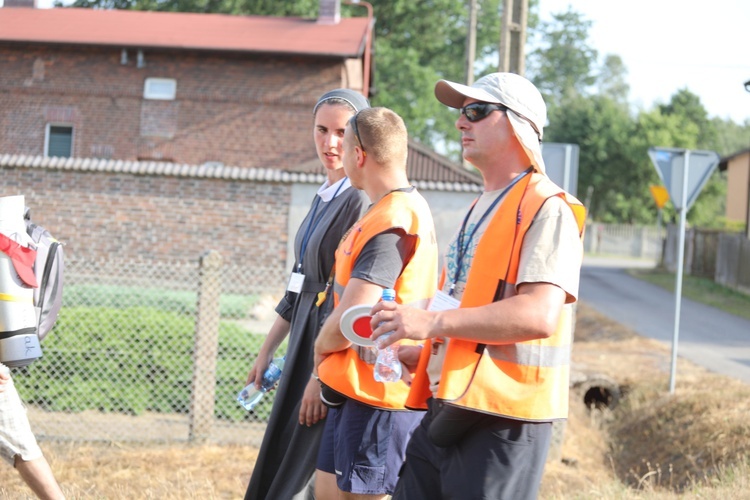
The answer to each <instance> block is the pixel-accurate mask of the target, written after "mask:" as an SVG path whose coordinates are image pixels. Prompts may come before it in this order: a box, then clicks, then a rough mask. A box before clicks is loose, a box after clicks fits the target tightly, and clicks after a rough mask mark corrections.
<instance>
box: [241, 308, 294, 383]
mask: <svg viewBox="0 0 750 500" xmlns="http://www.w3.org/2000/svg"><path fill="white" fill-rule="evenodd" d="M290 326H291V323H289V321H287V320H286V319H284V318H283V317H282V316H280V315H278V316H276V320H275V321H274V322H273V325H271V328H270V330H269V331H268V335H267V336H266V339H265V340H264V341H263V345H261V347H260V350H259V351H258V356H257V357H256V358H255V361H254V362H253V366H252V368H250V372H249V373H248V374H247V382H246V384H248V385H249V384H251V383H253V382H254V383H255V387H257V388H258V389H260V386H261V382H262V380H263V374H264V373H265V372H266V369H267V368H268V365H270V364H271V361H272V360H273V355H274V353H275V352H276V349H278V348H279V346H280V345H281V343H282V342H283V341H284V339H285V338H286V336H287V335H289V330H290Z"/></svg>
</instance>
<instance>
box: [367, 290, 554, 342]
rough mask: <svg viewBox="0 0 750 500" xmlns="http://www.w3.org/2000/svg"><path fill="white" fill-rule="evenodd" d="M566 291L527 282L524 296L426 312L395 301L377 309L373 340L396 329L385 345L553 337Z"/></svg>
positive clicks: (374, 310) (504, 340) (513, 340)
mask: <svg viewBox="0 0 750 500" xmlns="http://www.w3.org/2000/svg"><path fill="white" fill-rule="evenodd" d="M565 296H566V294H565V291H564V290H563V289H561V288H559V287H557V286H555V285H552V284H550V283H524V284H522V285H520V286H519V287H518V294H517V295H515V296H513V297H509V298H507V299H504V300H501V301H498V302H493V303H491V304H487V305H485V306H481V307H470V308H461V309H450V310H446V311H425V310H423V309H415V308H412V307H408V306H402V305H398V304H396V303H393V302H379V303H377V304H375V307H373V309H372V313H373V315H374V316H373V321H372V326H373V334H372V339H373V340H376V339H377V338H378V337H380V336H381V335H383V334H384V333H387V332H394V333H393V334H392V335H391V336H390V337H388V338H387V340H386V341H385V342H384V343H383V344H382V345H381V347H385V346H387V345H390V344H393V343H394V342H396V341H398V340H401V339H412V340H427V339H432V338H435V337H448V338H455V339H461V340H470V341H473V342H478V343H482V344H512V343H516V342H523V341H526V340H533V339H541V338H547V337H549V336H550V335H552V334H553V333H554V332H555V329H556V328H557V324H558V320H559V316H560V312H561V310H562V306H563V305H564V304H565Z"/></svg>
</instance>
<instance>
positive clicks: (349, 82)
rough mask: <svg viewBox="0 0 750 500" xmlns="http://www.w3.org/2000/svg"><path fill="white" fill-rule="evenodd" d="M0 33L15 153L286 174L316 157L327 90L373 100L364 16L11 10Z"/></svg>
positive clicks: (3, 129)
mask: <svg viewBox="0 0 750 500" xmlns="http://www.w3.org/2000/svg"><path fill="white" fill-rule="evenodd" d="M321 4H322V6H321V13H323V12H324V10H325V9H324V7H325V4H334V7H337V4H338V2H326V1H323V2H321ZM0 26H2V29H0V68H1V71H0V151H3V152H6V153H10V154H25V155H40V156H66V157H68V156H72V157H80V158H105V159H108V158H115V159H123V160H159V161H172V162H178V163H189V164H203V163H206V162H218V163H222V164H226V165H237V166H242V167H263V168H265V167H271V168H285V167H287V168H288V167H290V166H294V165H297V164H299V163H301V162H304V161H307V160H310V159H312V158H314V150H312V151H311V148H310V130H309V129H310V120H309V119H308V118H307V117H308V116H309V110H310V109H311V108H312V105H313V104H314V103H315V99H317V97H318V96H319V95H320V94H321V93H322V92H324V91H326V90H329V89H331V88H335V87H348V88H352V89H355V90H359V91H362V92H367V89H366V88H364V87H363V85H365V84H366V80H367V78H369V77H367V78H366V75H365V74H364V73H365V71H366V69H365V68H364V63H365V55H366V53H368V48H367V47H368V46H367V44H368V43H369V42H368V40H369V39H370V37H369V32H370V28H371V20H368V19H367V18H365V17H358V18H342V19H338V20H337V17H336V15H335V13H332V14H330V15H326V14H322V15H321V17H319V18H318V19H317V20H314V19H312V20H311V19H301V18H275V17H260V16H227V15H218V14H190V13H164V12H140V11H102V10H92V9H33V8H8V7H6V8H3V9H0ZM367 71H369V70H367Z"/></svg>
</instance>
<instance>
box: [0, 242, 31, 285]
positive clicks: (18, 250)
mask: <svg viewBox="0 0 750 500" xmlns="http://www.w3.org/2000/svg"><path fill="white" fill-rule="evenodd" d="M0 252H3V253H4V254H5V255H7V256H8V257H9V258H10V260H11V262H13V267H14V268H15V270H16V272H17V273H18V277H19V278H21V281H23V282H24V283H25V284H26V286H30V287H31V288H37V287H39V284H38V283H37V281H36V276H35V275H34V261H35V260H36V250H35V249H33V248H30V247H25V246H22V245H21V244H19V243H18V242H16V241H15V240H13V239H11V238H9V237H7V236H5V235H4V234H3V233H0Z"/></svg>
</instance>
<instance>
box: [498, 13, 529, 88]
mask: <svg viewBox="0 0 750 500" xmlns="http://www.w3.org/2000/svg"><path fill="white" fill-rule="evenodd" d="M528 16H529V0H503V19H502V24H501V26H500V64H499V67H498V71H501V72H504V73H515V74H517V75H523V74H524V72H525V71H526V63H525V58H526V50H525V46H526V23H527V20H528Z"/></svg>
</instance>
